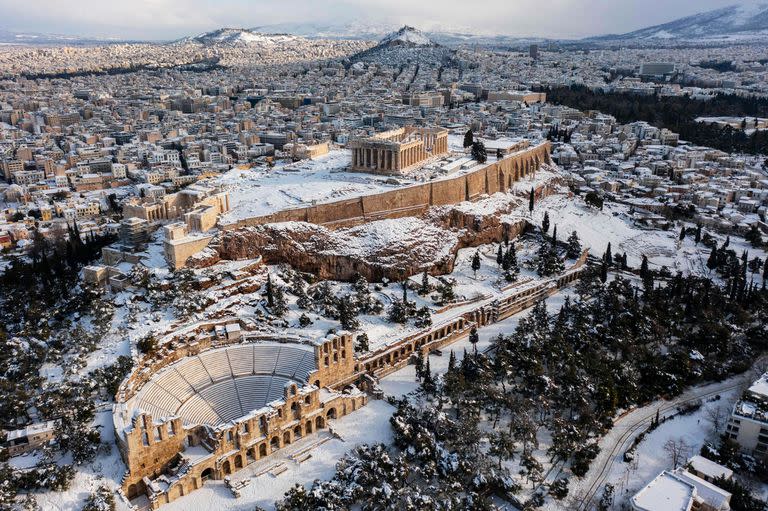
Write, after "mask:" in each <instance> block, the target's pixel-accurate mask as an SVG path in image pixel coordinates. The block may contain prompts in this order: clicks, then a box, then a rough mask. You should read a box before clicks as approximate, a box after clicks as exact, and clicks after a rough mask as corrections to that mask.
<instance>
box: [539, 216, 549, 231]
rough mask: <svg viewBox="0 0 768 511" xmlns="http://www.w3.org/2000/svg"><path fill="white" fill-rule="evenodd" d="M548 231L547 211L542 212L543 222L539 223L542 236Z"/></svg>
mask: <svg viewBox="0 0 768 511" xmlns="http://www.w3.org/2000/svg"><path fill="white" fill-rule="evenodd" d="M547 231H549V211H545V212H544V220H542V221H541V232H543V233H544V234H546V233H547Z"/></svg>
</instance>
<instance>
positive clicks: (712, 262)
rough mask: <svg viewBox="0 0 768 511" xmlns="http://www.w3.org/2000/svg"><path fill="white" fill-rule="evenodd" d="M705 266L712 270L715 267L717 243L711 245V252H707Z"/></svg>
mask: <svg viewBox="0 0 768 511" xmlns="http://www.w3.org/2000/svg"><path fill="white" fill-rule="evenodd" d="M707 268H709V269H710V270H714V269H715V268H717V243H715V246H714V247H712V252H710V253H709V259H707Z"/></svg>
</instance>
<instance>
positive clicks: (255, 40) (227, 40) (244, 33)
mask: <svg viewBox="0 0 768 511" xmlns="http://www.w3.org/2000/svg"><path fill="white" fill-rule="evenodd" d="M295 39H297V37H296V36H293V35H288V34H262V33H260V32H254V31H252V30H249V29H245V28H220V29H218V30H213V31H211V32H205V33H203V34H200V35H196V36H193V37H185V38H183V39H179V40H178V41H176V43H198V44H202V45H206V46H209V45H217V44H225V45H248V44H274V43H279V42H285V41H293V40H295Z"/></svg>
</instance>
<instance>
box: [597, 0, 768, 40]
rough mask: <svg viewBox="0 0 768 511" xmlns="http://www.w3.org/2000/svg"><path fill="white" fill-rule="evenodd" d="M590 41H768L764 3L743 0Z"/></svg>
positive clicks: (767, 16)
mask: <svg viewBox="0 0 768 511" xmlns="http://www.w3.org/2000/svg"><path fill="white" fill-rule="evenodd" d="M590 39H591V40H664V39H682V40H717V39H727V40H740V39H741V40H744V39H746V40H749V39H764V40H768V2H765V1H757V2H746V3H741V4H734V5H730V6H728V7H723V8H720V9H715V10H713V11H707V12H702V13H699V14H694V15H692V16H686V17H685V18H680V19H677V20H674V21H670V22H668V23H663V24H661V25H655V26H652V27H647V28H643V29H640V30H635V31H634V32H629V33H626V34H614V35H607V36H600V37H593V38H590Z"/></svg>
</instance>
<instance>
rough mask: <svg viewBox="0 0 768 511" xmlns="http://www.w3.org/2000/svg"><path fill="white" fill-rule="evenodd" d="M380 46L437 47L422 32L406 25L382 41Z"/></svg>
mask: <svg viewBox="0 0 768 511" xmlns="http://www.w3.org/2000/svg"><path fill="white" fill-rule="evenodd" d="M379 46H411V47H414V46H437V44H436V43H435V42H433V41H432V40H431V39H430V38H429V37H427V36H426V34H424V33H423V32H422V31H420V30H417V29H415V28H413V27H409V26H408V25H405V26H404V27H403V28H401V29H400V30H398V31H397V32H392V33H391V34H389V35H387V36H386V37H385V38H384V39H382V40H381V42H380V43H379Z"/></svg>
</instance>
